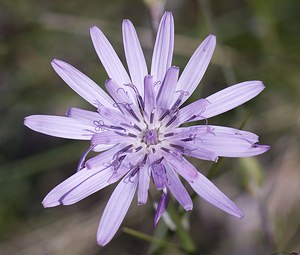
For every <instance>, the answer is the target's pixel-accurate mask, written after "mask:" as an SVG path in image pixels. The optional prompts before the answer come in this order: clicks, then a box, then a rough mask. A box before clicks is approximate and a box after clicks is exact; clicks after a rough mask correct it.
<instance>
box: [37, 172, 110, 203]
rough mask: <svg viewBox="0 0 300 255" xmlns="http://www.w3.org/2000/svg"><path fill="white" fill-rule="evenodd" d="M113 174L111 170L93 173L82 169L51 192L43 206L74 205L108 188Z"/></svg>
mask: <svg viewBox="0 0 300 255" xmlns="http://www.w3.org/2000/svg"><path fill="white" fill-rule="evenodd" d="M112 173H113V172H112V170H111V169H110V168H108V169H104V170H102V169H100V170H93V171H92V170H87V169H82V170H80V171H79V172H77V173H76V174H74V175H72V176H71V177H69V178H68V179H66V180H65V181H63V182H62V183H60V184H59V185H58V186H56V187H55V188H54V189H53V190H51V191H50V192H49V193H48V195H47V196H46V197H45V198H44V200H43V202H42V204H43V206H44V207H53V206H57V205H60V204H63V205H71V204H74V203H76V202H78V201H80V200H82V199H84V198H86V197H88V196H89V195H91V194H93V193H95V192H97V191H99V190H100V189H102V188H104V187H106V186H108V185H109V184H110V183H108V179H109V178H110V176H111V175H112Z"/></svg>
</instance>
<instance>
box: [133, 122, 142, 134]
mask: <svg viewBox="0 0 300 255" xmlns="http://www.w3.org/2000/svg"><path fill="white" fill-rule="evenodd" d="M133 127H134V128H135V129H136V130H138V131H140V132H142V129H141V128H140V127H139V126H138V125H136V124H134V125H133Z"/></svg>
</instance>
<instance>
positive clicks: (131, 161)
mask: <svg viewBox="0 0 300 255" xmlns="http://www.w3.org/2000/svg"><path fill="white" fill-rule="evenodd" d="M144 156H145V152H144V150H140V151H138V152H136V153H128V154H127V155H126V157H125V159H124V160H123V161H122V164H121V166H120V167H119V168H118V169H117V171H115V172H114V174H113V175H112V177H111V178H110V179H109V182H115V181H116V180H119V179H120V178H122V177H123V176H124V175H125V174H127V173H128V172H131V170H132V169H133V168H134V167H135V166H137V165H138V164H140V162H141V160H142V159H143V158H144ZM134 176H136V174H135V175H134ZM131 178H132V176H129V181H130V180H131Z"/></svg>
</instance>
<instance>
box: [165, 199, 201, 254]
mask: <svg viewBox="0 0 300 255" xmlns="http://www.w3.org/2000/svg"><path fill="white" fill-rule="evenodd" d="M168 213H169V215H170V217H171V219H172V220H173V222H174V223H175V225H176V227H177V230H176V233H177V235H178V238H179V239H180V241H181V248H182V249H183V250H184V251H185V252H186V253H187V254H196V246H195V244H194V242H193V240H192V238H191V237H190V235H189V233H188V232H187V231H186V230H185V229H184V227H183V226H182V222H181V217H180V215H179V214H178V211H177V209H176V208H175V206H174V204H173V203H172V202H171V201H170V203H169V205H168Z"/></svg>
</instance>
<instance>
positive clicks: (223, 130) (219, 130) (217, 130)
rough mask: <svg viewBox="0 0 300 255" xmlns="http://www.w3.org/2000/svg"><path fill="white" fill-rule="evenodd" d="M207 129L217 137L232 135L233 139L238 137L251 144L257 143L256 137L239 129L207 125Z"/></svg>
mask: <svg viewBox="0 0 300 255" xmlns="http://www.w3.org/2000/svg"><path fill="white" fill-rule="evenodd" d="M205 126H207V125H205ZM194 127H203V125H199V126H194ZM209 127H210V129H211V131H210V132H211V133H212V134H214V135H217V136H221V135H232V136H235V137H240V138H243V139H246V140H248V141H249V142H251V143H257V142H258V135H256V134H254V133H251V132H248V131H244V130H240V129H236V128H230V127H223V126H213V125H209Z"/></svg>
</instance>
